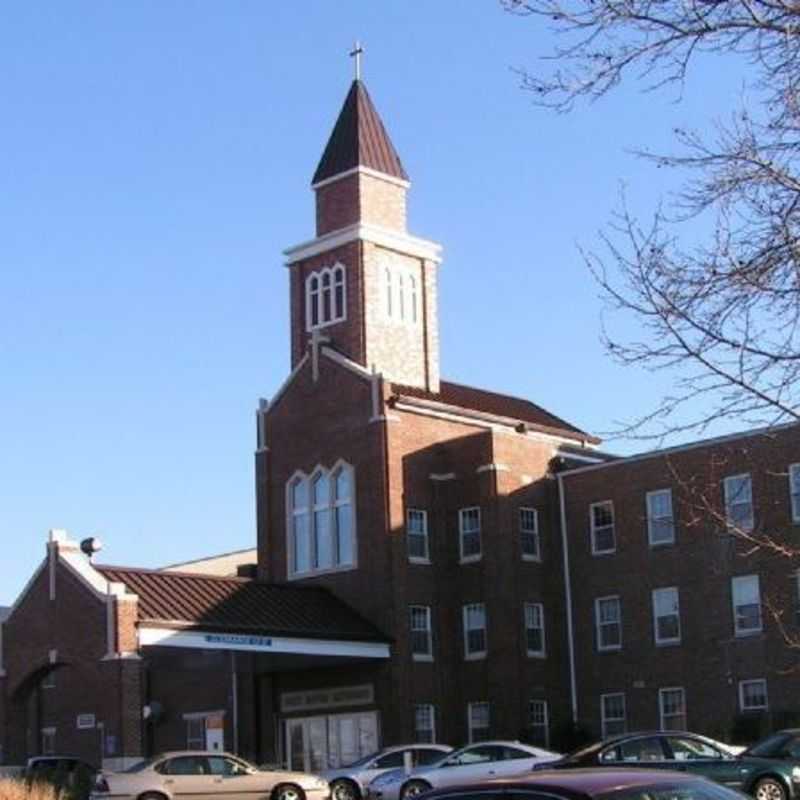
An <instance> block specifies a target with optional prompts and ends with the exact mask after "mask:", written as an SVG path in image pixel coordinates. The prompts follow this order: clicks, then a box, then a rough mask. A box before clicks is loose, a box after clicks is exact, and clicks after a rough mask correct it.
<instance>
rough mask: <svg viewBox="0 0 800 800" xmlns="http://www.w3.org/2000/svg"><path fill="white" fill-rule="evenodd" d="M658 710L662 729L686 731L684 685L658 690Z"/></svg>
mask: <svg viewBox="0 0 800 800" xmlns="http://www.w3.org/2000/svg"><path fill="white" fill-rule="evenodd" d="M658 710H659V713H660V716H661V730H662V731H685V730H686V729H687V728H686V694H685V692H684V691H683V688H682V687H674V688H669V689H659V690H658Z"/></svg>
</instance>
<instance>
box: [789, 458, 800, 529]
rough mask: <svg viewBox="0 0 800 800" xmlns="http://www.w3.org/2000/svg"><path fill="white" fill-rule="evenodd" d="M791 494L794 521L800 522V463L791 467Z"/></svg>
mask: <svg viewBox="0 0 800 800" xmlns="http://www.w3.org/2000/svg"><path fill="white" fill-rule="evenodd" d="M789 494H790V496H791V500H792V521H794V522H800V464H792V465H791V466H790V467H789Z"/></svg>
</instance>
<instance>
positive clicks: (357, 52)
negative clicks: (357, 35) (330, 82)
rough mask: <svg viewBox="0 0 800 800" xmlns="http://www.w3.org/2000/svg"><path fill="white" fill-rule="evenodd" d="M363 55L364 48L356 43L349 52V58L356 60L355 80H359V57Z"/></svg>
mask: <svg viewBox="0 0 800 800" xmlns="http://www.w3.org/2000/svg"><path fill="white" fill-rule="evenodd" d="M363 53H364V48H363V47H362V46H361V42H359V41H356V43H355V44H354V45H353V49H352V50H351V51H350V58H355V60H356V80H357V81H360V80H361V56H362V55H363Z"/></svg>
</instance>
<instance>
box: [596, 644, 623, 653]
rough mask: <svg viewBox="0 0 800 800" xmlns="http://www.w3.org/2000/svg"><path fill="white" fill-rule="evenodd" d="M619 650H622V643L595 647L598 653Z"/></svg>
mask: <svg viewBox="0 0 800 800" xmlns="http://www.w3.org/2000/svg"><path fill="white" fill-rule="evenodd" d="M621 651H622V645H619V646H617V647H598V648H597V652H598V653H619V652H621Z"/></svg>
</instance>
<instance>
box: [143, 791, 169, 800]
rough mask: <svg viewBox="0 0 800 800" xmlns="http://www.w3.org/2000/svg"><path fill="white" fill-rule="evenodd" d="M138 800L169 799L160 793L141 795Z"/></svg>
mask: <svg viewBox="0 0 800 800" xmlns="http://www.w3.org/2000/svg"><path fill="white" fill-rule="evenodd" d="M137 800H167V798H166V797H165V796H164V795H163V794H160V793H159V792H145V793H144V794H140V795H139V797H138V798H137Z"/></svg>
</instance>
